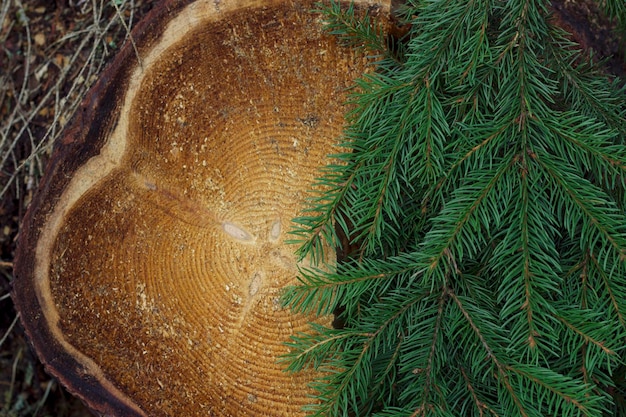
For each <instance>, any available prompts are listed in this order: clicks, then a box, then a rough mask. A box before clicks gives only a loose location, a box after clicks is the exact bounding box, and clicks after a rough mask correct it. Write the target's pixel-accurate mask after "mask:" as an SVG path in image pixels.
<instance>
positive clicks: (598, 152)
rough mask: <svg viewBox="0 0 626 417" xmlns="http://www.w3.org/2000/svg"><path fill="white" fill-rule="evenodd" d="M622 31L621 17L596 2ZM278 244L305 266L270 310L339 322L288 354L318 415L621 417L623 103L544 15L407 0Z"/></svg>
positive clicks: (347, 11)
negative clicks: (400, 28) (289, 234)
mask: <svg viewBox="0 0 626 417" xmlns="http://www.w3.org/2000/svg"><path fill="white" fill-rule="evenodd" d="M603 6H604V8H605V12H606V13H608V14H609V15H610V16H612V17H613V18H615V19H616V20H617V21H621V22H623V21H625V20H626V3H624V2H623V1H622V0H606V1H604V2H603ZM324 13H325V17H326V19H327V21H328V29H329V31H330V32H331V33H333V34H335V35H336V36H338V37H340V38H341V39H342V40H343V41H345V42H346V43H347V44H348V45H349V46H350V47H354V48H363V49H365V50H367V51H368V53H369V54H370V55H371V56H372V65H374V66H375V71H373V72H371V73H369V74H367V75H364V76H363V77H362V78H361V79H360V80H359V81H358V82H357V85H356V86H355V88H354V90H353V91H352V94H351V98H350V102H349V104H350V108H351V109H352V110H351V111H350V112H349V114H348V115H347V119H348V125H347V127H346V129H345V136H344V144H343V147H342V148H341V151H340V152H339V153H338V154H337V155H334V156H333V158H334V161H336V162H335V163H332V164H330V165H329V166H328V167H326V168H325V170H324V172H323V174H322V175H321V178H320V179H319V181H318V185H319V187H317V189H318V190H320V191H317V192H315V193H313V194H312V195H311V198H310V201H309V205H308V208H307V210H306V212H305V214H304V215H303V216H302V217H300V218H298V219H296V224H297V227H296V228H295V230H294V231H293V233H294V235H295V237H296V238H297V240H298V241H299V244H300V246H299V248H300V252H299V253H300V255H302V256H313V257H318V258H320V259H321V258H322V257H321V256H320V255H321V252H322V251H323V248H324V246H325V245H330V247H333V248H339V247H340V246H341V239H340V238H339V236H341V235H345V236H347V237H348V240H349V241H350V243H351V244H352V245H353V246H357V247H358V250H357V251H355V252H353V253H352V254H351V255H350V256H348V257H347V258H346V259H344V260H342V262H340V263H339V264H338V265H337V266H336V267H335V268H333V269H332V270H330V271H329V270H326V269H322V268H320V269H316V268H311V269H306V270H302V271H301V274H300V284H299V285H297V286H294V287H292V288H289V289H288V291H287V293H286V294H285V302H286V304H287V305H289V306H290V307H291V308H293V309H294V310H296V311H304V312H315V313H318V314H332V313H338V314H340V317H339V318H340V319H341V321H342V323H343V324H342V326H340V327H339V328H331V327H325V326H320V325H314V326H313V328H312V329H311V332H310V333H308V334H300V335H298V336H296V337H294V339H293V340H292V342H290V346H291V353H290V354H289V355H288V356H287V357H286V358H285V360H286V361H287V362H288V363H289V369H291V370H292V371H297V370H299V369H302V368H305V367H314V368H316V369H318V370H321V371H323V375H324V376H323V377H322V378H321V379H320V380H318V381H316V382H315V388H316V389H317V392H318V398H317V400H318V402H317V403H316V404H315V405H312V406H311V412H312V413H313V414H314V415H317V416H321V415H324V416H369V415H375V416H454V417H458V416H503V417H515V416H533V417H535V416H536V417H539V416H541V417H544V416H598V417H599V416H604V415H611V416H613V415H626V412H625V408H624V407H625V406H624V396H623V395H622V393H623V390H624V385H625V383H624V358H625V355H626V343H625V341H626V212H625V210H626V146H625V140H626V118H625V116H626V100H625V99H626V94H625V93H626V90H625V89H624V88H623V87H622V86H621V84H620V80H618V79H615V78H614V77H611V76H607V75H606V74H604V73H603V72H602V71H601V70H599V67H598V65H596V63H595V62H594V59H593V57H591V56H590V55H589V54H586V53H583V52H582V51H581V49H580V48H579V46H578V45H577V44H575V43H574V42H573V41H571V40H570V37H569V36H568V34H567V33H565V32H564V31H563V30H562V29H560V28H559V27H557V26H556V25H555V24H554V22H553V20H552V18H551V12H550V2H548V1H542V0H514V1H501V0H427V1H425V0H411V1H409V3H407V4H406V5H405V7H404V8H402V9H401V11H400V12H399V19H401V21H402V22H403V23H404V24H406V25H407V26H406V27H407V28H408V33H407V34H406V36H405V37H404V38H403V39H400V40H391V39H390V37H389V36H388V35H386V34H385V31H384V30H383V27H382V25H380V24H378V23H376V21H375V20H374V19H369V18H368V17H367V16H366V17H365V18H364V17H362V16H359V15H358V14H357V13H355V10H354V8H353V7H349V8H341V7H340V6H339V5H338V4H331V5H330V6H327V7H325V9H324Z"/></svg>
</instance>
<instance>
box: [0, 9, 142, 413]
mask: <svg viewBox="0 0 626 417" xmlns="http://www.w3.org/2000/svg"><path fill="white" fill-rule="evenodd" d="M149 8H150V2H147V1H144V0H56V2H51V1H46V0H2V1H1V2H0V416H2V417H5V416H6V417H9V416H11V417H13V416H15V417H21V416H58V417H63V416H74V417H76V416H85V415H89V414H88V412H87V410H86V409H85V408H84V407H83V406H82V405H81V404H80V403H79V402H78V401H77V400H75V399H73V398H72V397H71V396H70V395H69V394H67V393H65V392H64V391H63V390H62V389H61V388H60V387H59V386H58V384H57V382H56V381H55V380H53V379H51V378H50V377H49V376H47V375H46V374H45V372H44V371H43V368H42V366H41V365H40V364H39V362H38V361H37V359H36V357H35V356H34V355H33V354H32V352H31V351H30V349H29V347H28V345H27V343H26V341H25V339H24V336H23V333H22V331H21V328H20V325H19V320H18V316H17V314H16V312H15V310H14V309H13V305H12V302H11V298H10V287H11V281H12V279H13V276H12V272H11V271H12V265H13V254H14V250H15V238H16V236H17V234H18V233H19V224H20V221H21V219H22V217H23V216H24V213H25V211H26V209H27V207H28V204H29V202H30V201H31V198H32V195H33V193H34V191H35V190H36V188H37V185H38V183H39V180H40V178H41V175H42V174H43V172H44V169H45V165H46V162H47V158H48V156H49V154H50V152H51V150H52V146H53V143H54V142H55V140H56V139H57V138H58V137H59V135H61V132H62V129H63V127H64V126H65V124H66V123H67V122H68V121H69V120H70V119H71V117H72V115H73V114H74V112H75V111H76V109H77V108H78V106H79V104H80V102H81V99H82V98H83V97H84V95H85V93H86V92H87V90H88V89H89V87H90V86H91V85H92V84H93V83H94V81H95V80H96V79H97V78H98V75H99V74H100V72H101V71H102V69H103V67H104V66H105V65H106V63H107V62H108V60H109V59H110V58H111V56H112V55H113V54H114V53H115V52H116V51H117V50H118V49H119V48H120V47H121V45H122V44H123V43H124V42H126V41H128V39H129V33H130V29H131V28H132V26H133V25H134V23H135V22H136V21H137V20H138V19H139V18H140V17H141V16H143V15H144V14H145V13H146V12H147V10H148V9H149Z"/></svg>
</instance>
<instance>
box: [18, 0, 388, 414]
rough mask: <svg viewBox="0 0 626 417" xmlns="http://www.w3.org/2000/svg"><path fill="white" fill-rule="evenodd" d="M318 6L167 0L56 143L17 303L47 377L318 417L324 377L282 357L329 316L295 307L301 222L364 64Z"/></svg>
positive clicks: (164, 408)
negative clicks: (292, 232) (287, 303)
mask: <svg viewBox="0 0 626 417" xmlns="http://www.w3.org/2000/svg"><path fill="white" fill-rule="evenodd" d="M371 6H372V5H370V4H365V3H362V6H361V7H362V8H366V7H371ZM314 7H315V5H314V3H313V2H309V1H294V2H290V1H281V0H266V1H255V0H235V1H220V0H216V1H196V2H191V3H187V2H184V1H168V2H165V3H162V4H161V5H160V6H159V7H156V8H155V10H154V11H153V12H152V14H151V15H149V17H148V18H147V19H146V20H144V21H143V22H142V23H141V24H140V25H139V26H138V27H137V28H136V29H135V30H134V32H133V36H132V40H133V43H132V44H131V43H128V44H127V45H126V46H125V47H124V48H123V49H122V51H121V52H120V54H119V55H118V56H117V57H116V59H115V60H114V62H113V63H112V65H111V66H110V67H109V68H108V69H107V70H106V72H105V73H104V74H103V75H102V77H101V79H100V81H99V82H98V83H97V85H96V86H95V87H94V88H93V89H92V91H91V92H90V94H89V95H88V97H86V99H85V101H84V105H83V107H82V110H80V111H79V112H78V114H77V116H76V117H75V119H74V120H73V121H72V122H71V123H70V125H69V126H68V128H67V130H66V133H65V135H64V136H63V139H62V140H61V141H60V142H59V143H57V144H56V147H55V149H54V152H53V155H52V157H51V160H50V163H49V165H48V168H47V172H46V175H45V178H44V180H43V181H42V184H41V186H40V189H39V190H38V192H37V194H36V196H35V198H34V200H33V203H32V205H31V207H30V209H29V212H28V214H27V216H26V218H25V220H24V223H23V226H22V230H21V235H20V237H19V244H18V252H17V258H16V268H15V276H16V278H15V285H14V293H13V296H14V300H15V304H16V306H17V308H18V309H19V311H20V314H21V319H22V322H23V325H24V327H25V329H26V332H27V334H28V336H29V338H30V340H31V342H32V344H33V346H34V348H35V350H36V351H37V353H38V355H39V356H40V358H41V359H42V361H43V362H44V364H45V365H46V367H47V369H48V371H49V372H50V373H51V374H53V375H54V376H56V377H57V378H59V380H60V381H61V382H62V383H63V384H64V385H66V386H67V388H68V389H69V390H70V391H71V392H72V393H74V394H75V395H77V396H79V397H80V398H82V399H83V400H84V401H85V402H86V403H87V404H88V406H89V407H90V408H91V409H92V410H93V411H94V412H96V413H98V414H102V415H113V416H151V417H152V416H199V415H202V416H246V415H247V416H292V415H293V416H295V415H303V414H304V413H303V411H302V409H301V408H302V407H303V406H304V405H306V404H307V403H308V402H310V401H311V398H310V396H311V395H312V394H314V392H313V391H312V389H311V388H310V387H309V386H308V384H309V383H310V382H311V381H312V380H313V379H314V378H315V377H316V375H318V374H317V373H316V372H315V371H310V372H303V373H298V374H290V373H287V372H285V371H284V369H283V366H282V365H281V364H280V363H278V362H277V361H278V359H279V358H280V356H281V355H283V354H285V353H287V347H286V346H285V342H287V341H288V340H289V337H290V336H291V335H293V334H294V333H296V332H299V331H304V330H306V329H307V323H308V322H309V321H311V320H318V321H321V322H325V323H328V322H329V321H330V318H314V317H306V316H297V315H294V314H293V313H292V312H291V311H289V310H285V309H283V308H282V306H281V302H280V295H281V291H282V289H283V288H284V287H285V286H286V285H289V284H294V283H295V282H296V275H297V269H298V264H297V262H296V258H295V256H294V254H293V252H294V250H295V247H293V246H292V245H289V244H288V243H287V240H288V231H289V229H290V221H291V219H292V218H294V217H295V216H297V215H299V214H301V210H302V208H303V202H304V200H305V199H306V198H307V192H308V191H309V189H310V187H311V186H312V184H313V182H314V180H315V178H316V177H317V176H319V172H318V171H319V169H320V167H322V166H323V165H325V164H326V163H328V159H327V155H328V154H329V153H333V152H336V151H337V149H335V148H334V145H335V144H336V143H337V141H338V140H339V137H340V135H341V133H342V128H343V125H344V119H343V115H344V113H345V110H346V109H345V107H344V101H345V99H346V93H347V91H346V90H347V88H348V87H349V86H351V84H352V82H353V80H354V79H355V78H356V77H358V76H359V75H360V74H361V73H362V72H363V71H364V70H365V66H366V59H365V58H364V57H362V56H357V55H355V53H354V52H353V51H352V50H350V49H348V48H342V47H340V46H338V45H337V44H336V43H335V41H334V39H333V38H332V37H330V36H327V35H325V34H324V33H323V32H322V22H321V20H320V16H319V15H316V14H314V13H312V12H311V9H313V8H314ZM383 8H386V6H384V7H383ZM332 258H333V257H332V256H329V258H328V259H327V262H328V263H329V264H332V262H333V259H332ZM305 263H306V261H305Z"/></svg>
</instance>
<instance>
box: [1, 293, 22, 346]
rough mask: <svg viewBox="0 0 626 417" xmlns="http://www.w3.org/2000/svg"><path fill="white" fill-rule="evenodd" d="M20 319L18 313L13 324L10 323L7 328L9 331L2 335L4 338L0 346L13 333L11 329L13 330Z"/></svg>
mask: <svg viewBox="0 0 626 417" xmlns="http://www.w3.org/2000/svg"><path fill="white" fill-rule="evenodd" d="M3 298H4V296H3ZM18 319H19V314H16V315H15V318H14V319H13V321H12V322H11V324H10V325H9V328H8V329H7V331H6V332H5V333H4V335H3V336H2V339H0V346H2V344H3V343H4V342H5V340H7V337H8V336H9V334H11V331H12V330H13V328H14V327H15V325H16V324H17V320H18Z"/></svg>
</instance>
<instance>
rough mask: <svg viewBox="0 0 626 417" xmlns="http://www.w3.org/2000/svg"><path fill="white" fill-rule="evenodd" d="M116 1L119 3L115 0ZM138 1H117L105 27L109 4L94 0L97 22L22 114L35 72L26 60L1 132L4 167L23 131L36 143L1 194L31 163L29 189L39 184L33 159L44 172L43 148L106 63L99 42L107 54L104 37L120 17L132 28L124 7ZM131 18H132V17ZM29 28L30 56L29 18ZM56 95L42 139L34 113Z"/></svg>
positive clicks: (55, 135)
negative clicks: (65, 90) (99, 53)
mask: <svg viewBox="0 0 626 417" xmlns="http://www.w3.org/2000/svg"><path fill="white" fill-rule="evenodd" d="M16 1H17V2H18V3H17V4H18V7H20V10H21V11H22V13H25V11H24V7H23V4H22V3H21V1H20V0H16ZM114 4H115V3H114ZM133 4H134V3H132V2H129V3H124V5H123V6H124V7H123V8H120V7H119V6H118V5H117V4H115V8H116V11H117V12H116V15H115V17H113V18H111V20H110V21H108V23H107V25H106V26H105V27H104V28H102V27H100V22H101V20H102V11H103V9H104V7H105V4H104V3H103V2H99V3H98V2H96V1H95V0H94V1H93V6H92V7H93V8H92V10H93V24H92V25H90V26H89V27H88V28H86V29H85V30H83V31H80V32H76V33H77V34H75V35H74V36H78V33H80V34H83V35H84V38H83V40H82V41H81V42H80V44H79V45H78V47H77V48H76V52H74V54H73V55H72V57H71V58H70V60H69V62H68V64H67V65H66V66H65V68H60V70H61V73H60V75H59V77H58V79H57V81H56V83H55V85H54V87H53V88H51V89H50V90H49V91H48V92H47V93H46V94H45V95H44V97H43V98H42V99H41V100H40V101H39V103H38V104H37V105H36V106H35V107H34V108H33V109H31V110H30V111H28V113H25V114H22V113H21V112H20V109H21V106H23V105H25V103H26V101H27V99H28V86H27V81H28V76H29V75H30V74H31V68H30V64H29V62H28V60H26V61H25V71H24V73H25V75H24V81H23V83H22V87H21V89H20V92H19V93H18V94H17V95H16V97H18V99H17V103H16V107H15V109H14V110H13V112H12V114H11V115H10V116H9V119H8V121H7V123H5V125H4V126H2V131H0V136H1V140H0V153H1V156H0V158H1V159H0V166H1V167H4V166H6V164H7V160H8V159H9V158H10V157H11V156H12V155H13V150H14V149H15V146H16V145H17V142H18V139H19V138H20V137H22V135H23V134H24V133H25V132H27V133H28V134H29V136H30V137H31V144H32V149H33V150H32V152H31V154H30V155H29V157H28V158H26V159H25V160H23V161H21V162H20V163H19V164H18V165H17V166H16V167H15V170H14V173H13V175H11V177H10V178H9V179H8V181H7V183H6V184H4V187H3V188H2V189H0V197H2V196H3V195H4V194H5V193H6V192H7V190H8V189H9V187H11V186H12V185H13V183H14V181H18V177H19V174H20V173H21V172H22V171H23V170H24V169H25V168H26V166H29V167H30V168H29V173H28V182H29V184H28V185H29V189H31V188H34V187H35V185H36V184H35V183H36V180H35V178H34V174H35V172H34V171H35V167H34V165H33V161H36V162H37V164H38V165H39V170H40V172H41V170H42V166H41V165H42V164H41V162H40V161H39V157H40V155H41V154H42V150H44V149H47V148H49V147H50V146H51V145H52V143H53V142H54V141H55V140H56V139H57V136H58V134H59V132H60V129H59V127H62V126H61V125H62V124H63V120H69V119H70V118H71V116H72V115H73V114H74V112H75V110H76V108H77V106H78V104H79V103H80V100H81V99H82V96H83V95H84V94H85V92H86V91H87V90H88V89H89V87H90V84H91V78H93V76H94V75H96V74H98V73H99V72H100V70H101V68H102V66H103V65H104V60H103V59H100V60H99V61H98V59H97V57H96V53H97V49H98V47H99V46H101V45H102V46H104V49H105V51H104V52H105V55H107V54H108V50H107V48H106V42H105V41H104V38H105V36H106V34H107V33H108V32H109V30H110V29H111V28H112V27H113V26H114V25H115V24H117V20H118V19H119V20H120V21H121V22H122V25H123V26H124V28H125V30H127V31H129V30H130V25H131V23H132V20H131V21H129V23H126V22H125V21H124V19H123V15H122V11H124V10H126V8H125V6H127V5H128V6H129V7H131V8H132V5H133ZM131 19H132V14H131ZM129 20H130V19H129ZM25 29H26V31H27V41H28V46H27V48H28V51H27V56H30V55H31V53H30V49H31V45H32V42H31V36H30V29H29V27H28V23H27V21H26V24H25ZM67 38H68V37H65V38H63V39H61V40H60V41H59V42H61V43H62V42H63V41H64V40H66V39H67ZM89 45H91V50H90V52H89V55H88V57H87V59H86V61H85V63H84V64H83V65H82V67H81V68H80V71H79V72H78V74H77V75H76V76H75V77H74V81H73V83H72V85H71V87H70V90H69V92H68V93H67V97H75V98H74V99H73V100H72V101H71V102H70V103H67V102H66V101H65V100H67V98H61V97H60V95H61V94H60V89H61V88H62V87H63V86H64V85H65V83H66V82H67V78H68V76H69V75H70V74H71V73H72V72H73V70H75V69H76V64H77V63H78V62H79V59H80V58H81V55H82V53H83V51H84V49H85V48H88V47H89ZM50 63H51V61H47V62H45V63H43V64H42V65H43V66H45V65H50ZM53 95H54V98H55V105H54V108H55V113H54V120H53V122H52V123H51V124H50V126H49V127H48V129H47V130H46V132H45V134H44V136H43V138H41V139H39V138H33V135H32V132H31V131H30V128H31V123H32V121H33V119H34V117H35V116H36V115H37V114H38V113H39V112H40V111H41V109H43V108H44V107H45V106H46V105H47V104H48V103H49V101H50V99H51V98H52V97H53ZM18 121H19V122H21V123H20V124H21V128H20V129H19V130H18V131H17V132H16V133H15V135H14V136H13V135H12V134H11V130H12V126H15V125H16V124H17V123H18ZM10 136H13V139H12V141H11V143H10V144H8V141H9V140H10V139H9V138H10Z"/></svg>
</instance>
